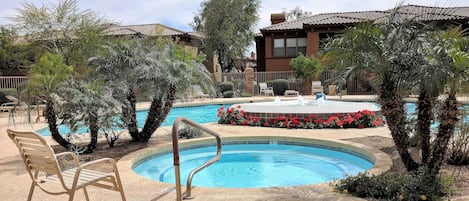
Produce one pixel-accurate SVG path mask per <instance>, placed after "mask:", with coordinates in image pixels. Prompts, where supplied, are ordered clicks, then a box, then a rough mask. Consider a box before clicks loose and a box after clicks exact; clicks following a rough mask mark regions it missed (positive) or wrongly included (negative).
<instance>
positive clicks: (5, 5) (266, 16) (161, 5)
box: [0, 0, 469, 31]
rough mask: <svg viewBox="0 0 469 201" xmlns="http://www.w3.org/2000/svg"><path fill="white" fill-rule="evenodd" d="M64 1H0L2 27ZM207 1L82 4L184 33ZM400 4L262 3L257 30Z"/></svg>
mask: <svg viewBox="0 0 469 201" xmlns="http://www.w3.org/2000/svg"><path fill="white" fill-rule="evenodd" d="M59 1H60V0H0V5H1V6H0V25H6V24H12V23H13V22H12V21H11V20H9V17H12V16H15V15H17V8H22V4H23V3H24V2H30V3H34V4H35V5H36V6H38V7H40V6H42V5H49V6H50V5H56V4H58V2H59ZM203 1H205V0H78V7H79V8H80V9H82V10H84V9H90V10H92V11H94V12H97V13H98V15H99V16H102V17H105V18H107V19H109V20H111V21H113V22H117V23H120V24H121V25H135V24H152V23H160V24H164V25H166V26H169V27H172V28H176V29H179V30H181V31H191V27H190V25H189V24H190V23H191V22H192V20H193V17H194V15H195V14H196V13H198V12H199V11H200V4H201V2H203ZM398 2H399V0H261V7H260V8H259V18H260V19H259V21H258V23H257V26H256V30H255V31H258V30H259V28H263V27H267V26H269V25H270V14H271V13H278V12H282V10H283V9H286V10H291V9H294V8H295V7H297V6H300V8H301V9H302V10H303V11H310V12H312V14H319V13H328V12H347V11H366V10H386V9H391V8H393V7H394V6H395V5H397V3H398ZM404 4H417V5H427V6H445V7H448V6H449V7H452V6H467V7H469V0H407V1H405V2H404Z"/></svg>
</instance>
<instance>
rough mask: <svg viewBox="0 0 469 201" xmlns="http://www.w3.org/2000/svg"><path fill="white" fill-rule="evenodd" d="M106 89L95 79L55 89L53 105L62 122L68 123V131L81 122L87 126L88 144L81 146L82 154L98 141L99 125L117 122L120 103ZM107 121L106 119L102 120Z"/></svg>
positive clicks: (90, 149)
mask: <svg viewBox="0 0 469 201" xmlns="http://www.w3.org/2000/svg"><path fill="white" fill-rule="evenodd" d="M109 92H110V90H109V89H108V88H107V87H105V86H103V83H102V82H99V81H96V80H94V81H88V82H85V81H75V80H74V79H71V80H69V81H68V82H65V83H64V84H63V86H62V87H60V89H59V93H60V97H59V98H58V99H59V100H58V101H60V102H61V104H60V105H59V106H58V107H57V110H58V116H59V117H60V119H62V120H63V123H65V124H67V125H69V126H70V128H71V130H72V132H74V131H76V129H78V127H79V126H80V125H81V124H86V125H88V128H89V132H90V136H91V138H90V143H89V144H88V145H87V146H86V147H85V148H83V149H82V151H83V152H84V153H92V152H93V151H94V149H95V148H96V145H97V142H98V132H99V130H100V128H101V125H108V124H112V125H118V123H117V122H116V121H117V118H111V117H115V116H117V114H118V113H119V110H117V108H118V107H119V106H120V103H119V102H118V101H117V100H115V99H114V98H113V97H112V96H110V93H109ZM104 121H109V122H104Z"/></svg>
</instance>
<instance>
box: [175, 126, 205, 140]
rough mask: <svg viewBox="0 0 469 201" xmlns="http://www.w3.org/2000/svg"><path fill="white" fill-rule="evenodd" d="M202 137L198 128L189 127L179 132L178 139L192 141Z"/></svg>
mask: <svg viewBox="0 0 469 201" xmlns="http://www.w3.org/2000/svg"><path fill="white" fill-rule="evenodd" d="M201 135H202V131H200V130H199V129H196V128H191V127H189V126H185V127H182V128H181V129H179V130H178V137H179V139H182V138H185V139H192V138H197V137H199V136H201Z"/></svg>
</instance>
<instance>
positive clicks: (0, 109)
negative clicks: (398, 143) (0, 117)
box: [0, 95, 20, 112]
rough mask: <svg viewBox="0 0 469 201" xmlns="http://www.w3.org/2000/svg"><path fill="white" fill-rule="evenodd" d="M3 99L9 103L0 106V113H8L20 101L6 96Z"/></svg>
mask: <svg viewBox="0 0 469 201" xmlns="http://www.w3.org/2000/svg"><path fill="white" fill-rule="evenodd" d="M5 98H7V99H8V100H9V101H10V102H6V103H2V105H0V112H10V111H12V110H14V109H15V108H16V107H17V106H18V105H19V104H20V101H19V100H18V99H17V98H15V97H13V96H10V95H6V96H5Z"/></svg>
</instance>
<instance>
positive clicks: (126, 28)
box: [105, 23, 203, 38]
mask: <svg viewBox="0 0 469 201" xmlns="http://www.w3.org/2000/svg"><path fill="white" fill-rule="evenodd" d="M159 31H162V35H163V36H183V35H188V36H192V37H196V38H203V34H202V33H199V32H184V31H181V30H178V29H174V28H171V27H168V26H165V25H162V24H157V23H155V24H140V25H122V26H111V27H109V28H108V29H107V30H106V31H105V34H106V35H111V36H123V35H137V34H141V35H145V36H157V35H158V32H159Z"/></svg>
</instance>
